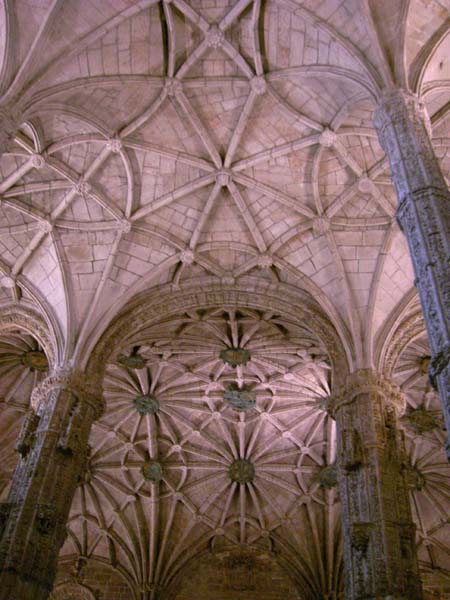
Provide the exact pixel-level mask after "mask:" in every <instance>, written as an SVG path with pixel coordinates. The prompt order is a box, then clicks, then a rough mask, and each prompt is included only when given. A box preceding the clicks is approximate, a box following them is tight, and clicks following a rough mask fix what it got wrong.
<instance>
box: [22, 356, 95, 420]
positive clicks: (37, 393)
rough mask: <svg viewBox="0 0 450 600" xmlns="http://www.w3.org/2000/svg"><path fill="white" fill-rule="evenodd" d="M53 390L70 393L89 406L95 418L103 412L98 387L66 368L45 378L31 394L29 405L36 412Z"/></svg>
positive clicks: (78, 373)
mask: <svg viewBox="0 0 450 600" xmlns="http://www.w3.org/2000/svg"><path fill="white" fill-rule="evenodd" d="M53 390H55V391H59V390H66V391H70V392H71V393H73V394H74V395H75V397H76V398H78V399H79V400H81V401H82V402H84V403H86V404H88V405H90V406H91V408H92V409H93V410H94V415H95V418H98V417H99V416H100V415H101V414H102V413H103V411H104V408H105V407H104V401H103V397H102V396H100V395H99V394H98V386H97V385H96V384H95V383H94V382H92V383H91V381H89V382H88V380H87V379H86V376H85V374H84V373H81V372H80V371H73V370H70V369H66V368H59V369H55V370H54V371H53V372H52V373H51V374H50V375H49V376H48V377H46V378H45V379H44V380H43V381H42V382H41V383H40V384H39V385H38V386H36V387H35V388H34V390H33V392H32V394H31V405H32V407H33V408H34V410H35V411H38V408H39V406H40V404H41V403H42V402H43V403H45V401H46V399H47V398H48V397H49V395H50V393H51V392H52V391H53Z"/></svg>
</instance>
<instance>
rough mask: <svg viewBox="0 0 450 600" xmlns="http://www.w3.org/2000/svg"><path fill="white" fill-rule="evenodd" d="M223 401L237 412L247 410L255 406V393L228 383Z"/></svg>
mask: <svg viewBox="0 0 450 600" xmlns="http://www.w3.org/2000/svg"><path fill="white" fill-rule="evenodd" d="M223 399H224V401H225V402H226V403H227V404H228V405H229V406H231V408H233V409H234V410H237V411H238V412H247V411H249V410H251V409H253V408H255V406H256V393H255V392H253V391H251V390H248V389H240V388H238V387H237V386H236V385H230V386H229V388H228V389H226V390H225V392H224V394H223Z"/></svg>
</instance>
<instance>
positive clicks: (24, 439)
mask: <svg viewBox="0 0 450 600" xmlns="http://www.w3.org/2000/svg"><path fill="white" fill-rule="evenodd" d="M39 420H40V418H39V416H38V415H37V414H36V413H35V412H34V410H33V409H30V410H29V411H28V413H27V415H26V417H25V419H24V421H23V424H22V428H21V430H20V433H19V437H18V438H17V442H16V450H17V452H18V453H19V454H20V456H21V457H22V458H25V457H26V456H27V455H28V453H29V452H30V450H31V448H32V446H33V440H34V434H35V431H36V429H37V427H38V425H39Z"/></svg>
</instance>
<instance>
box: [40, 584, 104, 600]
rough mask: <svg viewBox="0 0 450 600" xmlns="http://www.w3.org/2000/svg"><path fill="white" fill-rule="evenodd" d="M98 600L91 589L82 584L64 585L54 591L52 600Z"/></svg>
mask: <svg viewBox="0 0 450 600" xmlns="http://www.w3.org/2000/svg"><path fill="white" fill-rule="evenodd" d="M66 598H67V599H69V600H96V598H95V596H94V594H93V593H92V592H91V590H90V589H89V588H87V587H86V586H84V585H81V584H80V583H75V582H66V583H62V584H60V585H58V586H56V588H55V589H54V590H53V593H52V595H51V596H50V600H66Z"/></svg>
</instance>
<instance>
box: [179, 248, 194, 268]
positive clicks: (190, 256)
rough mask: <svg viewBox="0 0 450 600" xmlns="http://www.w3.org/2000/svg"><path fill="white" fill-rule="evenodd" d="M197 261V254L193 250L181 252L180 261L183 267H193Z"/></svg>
mask: <svg viewBox="0 0 450 600" xmlns="http://www.w3.org/2000/svg"><path fill="white" fill-rule="evenodd" d="M194 260H195V254H194V253H193V252H192V250H189V249H186V250H183V251H182V252H180V261H181V262H182V263H183V265H192V263H193V262H194Z"/></svg>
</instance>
